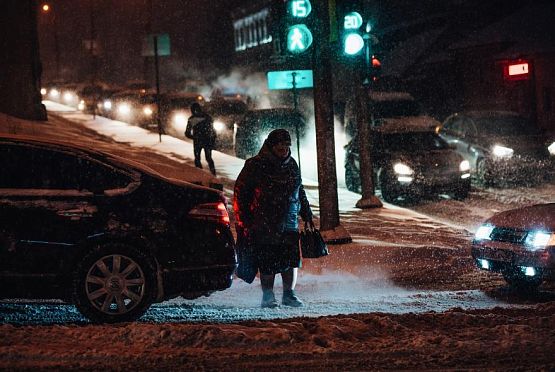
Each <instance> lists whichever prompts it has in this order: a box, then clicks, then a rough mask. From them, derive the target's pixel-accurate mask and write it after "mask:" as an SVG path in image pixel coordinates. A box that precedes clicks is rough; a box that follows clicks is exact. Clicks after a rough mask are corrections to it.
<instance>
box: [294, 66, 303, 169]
mask: <svg viewBox="0 0 555 372" xmlns="http://www.w3.org/2000/svg"><path fill="white" fill-rule="evenodd" d="M291 75H292V77H293V89H292V90H293V109H294V110H295V112H297V110H298V109H299V95H298V92H297V73H296V72H293V73H292V74H291ZM295 135H296V136H297V158H298V159H297V160H298V161H299V173H301V140H300V130H299V121H298V120H297V121H296V124H295ZM301 174H302V173H301Z"/></svg>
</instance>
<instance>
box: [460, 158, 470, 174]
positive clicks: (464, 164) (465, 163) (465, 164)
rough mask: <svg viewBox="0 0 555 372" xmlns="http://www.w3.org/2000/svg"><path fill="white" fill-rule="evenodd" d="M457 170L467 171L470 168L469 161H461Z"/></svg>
mask: <svg viewBox="0 0 555 372" xmlns="http://www.w3.org/2000/svg"><path fill="white" fill-rule="evenodd" d="M459 170H460V171H461V172H467V171H468V170H470V163H469V162H468V160H463V161H461V164H460V165H459Z"/></svg>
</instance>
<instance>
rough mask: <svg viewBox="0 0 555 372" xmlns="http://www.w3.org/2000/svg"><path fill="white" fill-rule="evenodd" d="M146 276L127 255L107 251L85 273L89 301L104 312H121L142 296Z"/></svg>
mask: <svg viewBox="0 0 555 372" xmlns="http://www.w3.org/2000/svg"><path fill="white" fill-rule="evenodd" d="M145 283H146V278H145V274H144V272H143V270H142V269H141V266H140V265H139V264H137V262H135V261H134V260H133V259H131V258H130V257H127V256H124V255H120V254H110V255H107V256H104V257H102V258H100V259H98V260H97V261H96V262H94V264H93V265H92V266H91V267H90V269H89V270H88V272H87V275H86V277H85V292H86V296H87V299H88V301H89V302H90V304H91V305H92V306H93V307H95V308H96V309H97V310H99V311H101V312H102V313H105V314H110V315H118V314H119V315H121V314H125V313H127V312H129V311H131V310H132V309H134V308H135V307H136V306H137V305H138V304H139V303H140V302H141V300H142V299H143V298H144V296H145Z"/></svg>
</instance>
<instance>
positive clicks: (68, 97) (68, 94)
mask: <svg viewBox="0 0 555 372" xmlns="http://www.w3.org/2000/svg"><path fill="white" fill-rule="evenodd" d="M64 101H66V102H71V101H73V93H71V92H65V93H64Z"/></svg>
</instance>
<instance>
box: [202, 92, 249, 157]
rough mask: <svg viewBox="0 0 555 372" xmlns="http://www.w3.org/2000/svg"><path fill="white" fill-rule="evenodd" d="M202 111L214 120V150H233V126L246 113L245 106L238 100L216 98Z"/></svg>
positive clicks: (246, 108)
mask: <svg viewBox="0 0 555 372" xmlns="http://www.w3.org/2000/svg"><path fill="white" fill-rule="evenodd" d="M204 110H205V111H206V112H207V113H208V114H209V115H210V116H211V117H212V119H213V120H214V130H215V131H216V135H217V137H216V148H218V149H225V148H233V139H234V132H235V124H236V123H237V122H239V121H240V120H241V118H242V117H243V115H245V113H246V112H247V110H248V107H247V104H246V103H245V102H243V101H241V100H239V99H224V98H218V99H213V100H211V101H210V102H207V103H206V104H205V105H204Z"/></svg>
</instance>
